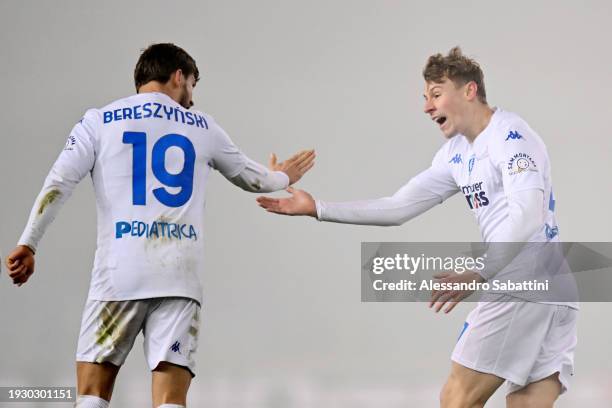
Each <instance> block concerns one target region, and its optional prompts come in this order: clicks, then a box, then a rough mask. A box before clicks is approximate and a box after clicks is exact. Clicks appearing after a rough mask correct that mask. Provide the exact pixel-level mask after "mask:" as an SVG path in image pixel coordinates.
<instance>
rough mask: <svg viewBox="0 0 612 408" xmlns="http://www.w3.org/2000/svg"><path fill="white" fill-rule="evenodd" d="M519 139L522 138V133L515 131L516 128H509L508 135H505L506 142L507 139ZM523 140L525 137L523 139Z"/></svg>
mask: <svg viewBox="0 0 612 408" xmlns="http://www.w3.org/2000/svg"><path fill="white" fill-rule="evenodd" d="M510 139H512V140H519V139H523V135H521V134H520V133H519V132H517V131H516V130H511V131H510V133H508V137H506V142H507V141H508V140H510ZM523 140H525V139H523Z"/></svg>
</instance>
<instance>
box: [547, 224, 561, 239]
mask: <svg viewBox="0 0 612 408" xmlns="http://www.w3.org/2000/svg"><path fill="white" fill-rule="evenodd" d="M544 226H545V229H546V230H545V232H546V238H547V239H548V240H549V241H550V240H551V239H553V238H554V237H556V236H557V235H559V227H557V226H554V227H551V226H550V225H548V223H546V224H544Z"/></svg>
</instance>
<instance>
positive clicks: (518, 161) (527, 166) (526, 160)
mask: <svg viewBox="0 0 612 408" xmlns="http://www.w3.org/2000/svg"><path fill="white" fill-rule="evenodd" d="M526 171H536V172H537V171H538V166H536V163H535V161H533V159H532V158H531V157H530V156H529V155H528V154H527V153H517V154H515V155H514V156H512V157H511V158H510V160H508V175H509V176H513V175H515V174H520V173H524V172H526Z"/></svg>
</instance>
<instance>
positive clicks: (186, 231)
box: [115, 220, 198, 241]
mask: <svg viewBox="0 0 612 408" xmlns="http://www.w3.org/2000/svg"><path fill="white" fill-rule="evenodd" d="M124 235H128V236H132V237H145V238H147V239H169V240H173V239H179V240H180V239H192V240H194V241H197V240H198V234H197V233H196V229H195V227H194V226H193V225H191V224H175V223H171V222H162V221H153V222H152V223H150V224H149V223H146V222H142V221H138V220H136V221H131V222H128V221H118V222H116V223H115V238H116V239H121V238H124Z"/></svg>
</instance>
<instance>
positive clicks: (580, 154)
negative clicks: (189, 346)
mask: <svg viewBox="0 0 612 408" xmlns="http://www.w3.org/2000/svg"><path fill="white" fill-rule="evenodd" d="M611 14H612V5H611V4H610V3H609V2H606V1H590V2H579V3H567V4H565V2H554V1H539V2H531V1H515V2H511V3H508V2H505V3H500V2H485V1H463V2H450V1H440V2H420V3H415V2H408V1H391V0H388V1H348V0H338V1H318V0H317V1H310V2H298V1H268V0H263V1H257V2H249V1H223V2H210V1H185V2H175V3H171V2H162V1H146V2H145V1H132V2H120V1H106V2H93V1H85V2H83V1H55V2H38V1H32V0H26V1H3V2H0V35H1V38H2V42H1V43H0V89H2V94H3V95H4V97H3V98H2V101H1V102H0V122H1V123H2V127H3V135H2V144H1V147H0V214H1V215H0V216H1V218H0V255H2V257H4V256H5V255H6V254H7V253H8V252H9V251H10V250H12V248H13V247H14V245H15V243H16V242H17V239H18V238H19V236H20V234H21V232H22V229H23V227H24V225H25V222H26V220H27V216H28V214H29V211H30V208H31V206H32V204H33V202H34V199H35V197H36V195H37V194H38V191H39V189H40V187H41V186H42V182H43V180H44V178H45V176H46V174H47V172H48V170H49V168H50V166H51V165H52V163H53V162H54V160H55V159H56V157H57V155H58V154H59V152H60V151H61V149H62V148H63V146H64V143H65V140H66V137H67V136H68V133H69V131H70V129H71V128H72V126H73V125H74V123H76V122H77V121H78V120H79V119H80V118H81V116H82V114H83V113H84V112H85V111H86V109H88V108H90V107H101V106H103V105H105V104H107V103H109V102H110V101H112V100H115V99H118V98H121V97H124V96H127V95H129V94H132V93H134V85H133V79H132V78H133V69H134V65H135V63H136V60H137V58H138V56H139V53H140V51H141V49H143V48H145V47H146V46H148V45H149V44H151V43H155V42H174V43H176V44H178V45H180V46H182V47H184V48H185V49H186V50H187V51H188V52H189V53H190V54H191V55H192V56H193V57H194V58H195V59H196V61H197V63H198V66H199V69H200V72H201V73H202V79H201V81H200V82H199V84H198V86H197V88H196V89H195V95H194V100H195V103H196V106H195V108H197V109H199V110H203V111H205V112H208V113H210V114H212V115H213V116H214V117H215V118H216V119H217V121H218V122H219V123H220V124H221V126H223V127H224V129H225V130H226V131H227V132H228V133H229V135H230V136H231V137H232V139H233V140H234V141H235V142H236V143H237V144H238V145H239V146H240V147H241V149H242V150H243V151H244V152H245V153H247V154H248V155H249V156H250V157H252V158H253V159H255V160H258V161H260V162H263V163H267V158H268V155H269V153H270V152H276V153H277V154H278V155H279V157H287V156H288V155H290V154H292V153H293V152H294V151H296V150H298V149H302V148H316V150H317V154H318V157H317V164H316V166H315V168H314V169H313V170H312V171H311V172H310V173H309V174H308V175H307V176H306V177H305V178H304V180H303V181H302V182H301V183H300V187H302V188H304V189H306V190H308V191H310V192H311V193H313V194H314V195H315V197H317V198H321V199H325V200H352V199H360V198H375V197H381V196H385V195H388V194H391V193H393V192H394V191H395V190H396V189H397V188H399V187H400V186H401V185H402V184H404V183H405V182H406V181H407V180H409V179H410V177H412V176H413V175H415V174H416V173H417V172H418V171H420V170H422V169H424V168H425V167H427V166H428V165H429V163H430V161H431V158H432V157H433V155H434V153H435V152H436V151H437V149H438V148H439V146H440V145H441V144H442V143H443V138H442V135H441V134H440V132H439V131H438V129H437V126H435V125H434V124H433V123H432V122H431V121H430V120H429V119H428V118H427V117H426V116H425V115H424V114H423V111H422V109H423V98H422V93H423V89H424V83H423V80H422V77H421V70H422V68H423V66H424V64H425V61H426V59H427V57H428V56H429V55H431V54H433V53H437V52H447V51H448V50H449V49H450V48H451V47H453V46H455V45H460V46H461V47H462V48H463V50H464V52H465V53H466V54H467V55H469V56H472V57H474V58H475V59H476V60H477V61H479V62H480V64H481V66H482V68H483V70H484V73H485V83H486V88H487V94H488V100H489V102H490V103H491V104H492V105H494V106H500V107H502V108H503V109H505V110H509V111H514V112H517V113H518V114H519V115H521V116H522V117H523V118H524V119H525V120H527V122H528V123H529V124H530V125H531V127H532V128H533V129H535V130H536V131H537V132H538V133H539V134H540V135H541V136H542V138H543V139H544V141H545V142H546V144H547V147H548V150H549V154H550V157H551V160H552V166H553V180H554V184H553V185H554V191H555V197H556V200H557V217H558V222H559V226H560V235H561V238H562V239H563V240H566V241H612V233H611V231H610V227H611V226H612V222H611V221H612V219H611V218H612V217H611V216H610V211H609V203H610V200H611V199H612V194H611V188H610V182H609V174H610V170H611V168H610V162H609V157H610V154H611V153H612V138H611V137H610V136H612V135H611V134H610V125H609V118H610V117H612V105H611V104H610V95H611V94H612V87H611V85H610V84H611V82H610V74H611V73H612V72H611V71H610V67H611V66H612V56H611V54H610V53H609V39H610V38H611V37H612V28H611V26H610V24H609V21H608V18H609V16H610V15H611ZM209 181H210V188H209V195H208V202H207V217H206V225H205V229H204V231H205V233H204V238H205V239H206V254H205V257H206V268H205V269H204V270H202V271H201V279H202V281H203V284H204V299H205V300H204V305H203V309H204V313H203V317H204V318H203V319H202V331H201V334H200V345H199V350H198V353H197V364H198V371H197V373H198V375H197V377H196V378H195V379H194V382H193V383H192V387H191V391H190V395H189V403H190V406H192V407H211V408H234V407H236V408H238V407H249V408H260V407H261V408H290V407H291V408H293V407H295V408H309V407H335V408H344V407H351V408H362V407H363V408H366V407H389V408H395V407H419V408H429V407H436V406H437V401H438V393H439V390H440V388H441V386H442V384H443V383H444V381H445V379H446V376H447V373H448V371H449V367H450V360H449V358H450V353H451V350H452V348H453V345H454V342H455V340H456V338H457V336H458V334H459V331H460V329H461V328H462V325H463V320H464V318H465V316H466V314H467V313H468V312H469V310H471V309H472V308H473V307H474V305H473V304H462V305H460V306H459V307H458V308H456V309H455V310H454V311H453V312H452V313H451V314H450V315H446V316H443V315H436V314H434V313H433V312H431V311H430V310H429V309H428V308H427V306H426V305H425V304H417V303H361V302H360V243H361V242H362V241H478V240H480V236H479V232H478V229H477V226H476V223H475V221H474V218H473V216H472V215H471V213H470V212H469V210H468V209H467V207H466V206H465V203H464V201H463V198H462V197H459V196H455V197H453V198H451V199H450V200H448V202H446V203H445V204H444V205H443V206H440V207H438V208H436V209H434V210H432V211H430V212H429V213H427V214H424V215H423V216H421V217H419V218H418V219H415V220H413V221H411V222H409V223H408V224H406V225H404V226H402V227H393V228H375V227H357V226H346V225H334V224H325V223H318V222H317V221H315V220H313V219H304V218H289V217H279V216H273V215H271V214H267V213H265V212H264V211H262V210H261V209H260V208H258V207H257V206H256V205H255V197H256V196H255V195H249V194H247V193H245V192H242V191H240V190H239V189H237V188H236V187H234V186H233V185H231V184H229V183H228V182H227V181H226V180H225V179H223V178H222V177H221V176H220V175H218V174H215V175H213V176H212V177H211V178H210V179H209ZM279 195H282V194H279ZM95 225H96V214H95V200H94V196H93V189H92V186H91V181H90V180H89V179H87V180H84V182H82V183H81V185H80V186H79V187H78V188H77V190H76V191H75V194H74V195H73V197H72V198H71V199H70V201H69V202H68V203H67V204H66V205H65V207H64V208H63V209H62V211H61V213H60V215H59V216H58V217H57V219H56V221H55V223H54V224H53V225H52V226H51V228H49V230H48V232H47V234H46V236H45V238H44V239H43V241H42V243H41V245H40V248H39V252H38V254H37V259H36V261H37V270H36V274H35V275H34V276H33V277H32V278H31V279H30V281H29V282H28V283H27V285H25V286H23V287H21V288H15V287H13V286H12V285H11V283H10V280H9V279H8V278H7V277H6V269H5V268H3V270H2V275H1V276H0V323H1V324H0V339H1V340H0V345H1V347H0V386H68V385H75V374H74V354H75V350H76V341H77V335H78V332H79V325H80V319H81V313H82V308H83V305H84V303H85V298H86V294H87V288H88V284H89V276H90V271H91V267H92V260H93V254H94V250H95V234H96V229H95ZM610 312H612V306H611V305H610V304H604V303H585V304H582V309H581V311H580V317H579V344H578V350H577V353H576V366H575V370H576V375H575V377H574V382H573V385H572V389H571V390H570V392H569V393H568V394H567V395H565V396H563V397H561V399H560V400H559V403H558V405H557V406H558V407H562V408H569V407H578V406H580V407H604V406H609V405H610V404H611V403H612V391H611V389H610V384H611V383H612V381H611V380H612V378H611V376H612V351H611V349H610V346H609V344H610V341H611V339H612V328H611V325H610V324H609V321H610V318H609V315H610ZM12 405H14V404H6V406H12ZM28 405H30V406H32V407H34V406H36V407H39V406H44V404H22V405H20V406H23V407H27V406H28ZM61 405H62V404H48V406H54V407H59V406H61ZM64 405H66V406H68V404H64ZM0 406H3V405H2V403H0ZM112 406H115V407H141V406H142V407H144V406H150V373H149V371H148V368H147V366H146V363H145V361H144V358H143V352H142V338H141V337H139V339H138V340H137V342H136V345H135V346H134V349H133V351H132V353H131V355H130V356H129V358H128V360H127V362H126V364H125V366H124V367H123V368H122V369H121V372H120V374H119V377H118V381H117V385H116V387H115V392H114V396H113V402H112ZM487 406H490V407H503V406H504V396H503V392H500V393H498V395H496V396H494V398H493V400H492V401H491V402H490V403H489V405H487Z"/></svg>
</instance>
